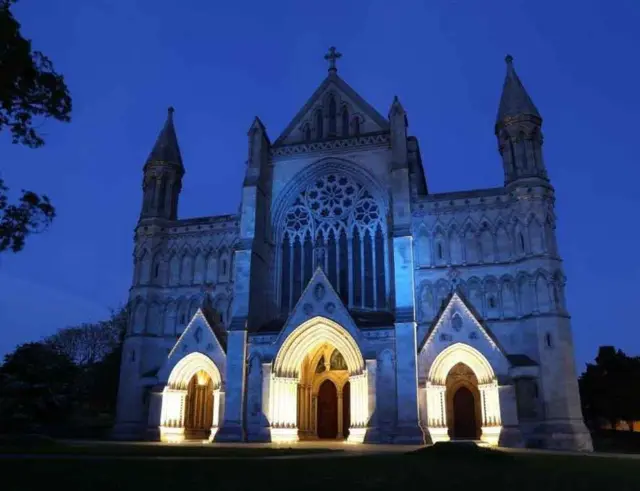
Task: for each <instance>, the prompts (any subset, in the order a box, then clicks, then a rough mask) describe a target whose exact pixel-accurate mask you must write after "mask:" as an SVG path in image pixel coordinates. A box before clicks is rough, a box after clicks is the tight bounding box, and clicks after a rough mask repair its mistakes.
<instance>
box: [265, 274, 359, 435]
mask: <svg viewBox="0 0 640 491" xmlns="http://www.w3.org/2000/svg"><path fill="white" fill-rule="evenodd" d="M320 286H323V285H322V284H318V285H316V289H318V287H320ZM272 374H273V376H272V377H271V379H270V384H269V393H270V397H269V405H270V407H269V420H270V423H271V438H272V441H281V442H282V441H296V440H299V439H314V438H319V437H325V438H327V437H329V435H332V436H331V438H338V439H341V438H345V437H346V436H345V435H346V434H348V435H349V441H350V442H362V441H363V440H364V435H365V431H366V425H367V423H368V420H369V411H368V409H369V403H368V401H369V399H368V398H369V387H368V377H367V371H366V368H365V364H364V359H363V357H362V354H361V352H360V349H359V347H358V344H357V343H356V341H355V339H354V338H353V336H352V335H351V334H350V333H349V331H348V330H346V329H345V328H343V327H342V326H340V325H339V324H337V323H336V322H335V321H332V320H331V319H327V318H325V317H320V316H318V317H314V318H313V319H310V320H308V321H306V322H305V323H303V324H301V325H300V326H298V327H297V328H296V329H294V330H293V331H292V332H291V333H289V335H288V336H287V337H286V339H285V340H284V342H283V343H282V346H281V347H280V349H279V351H278V354H277V355H276V358H275V360H274V362H273V369H272ZM326 381H330V383H331V384H332V385H333V387H334V389H335V391H336V399H337V401H336V405H337V411H336V414H335V418H333V416H332V418H333V420H335V421H336V424H337V431H335V430H333V429H331V431H329V429H328V427H323V429H321V430H320V432H318V429H319V425H325V423H324V420H323V417H324V416H323V414H322V411H329V409H328V408H326V407H324V406H323V407H322V408H320V403H322V404H324V403H325V400H326V401H328V400H329V399H328V398H329V397H332V396H329V394H328V391H329V389H328V388H323V394H320V389H321V387H328V385H323V384H325V382H326ZM347 383H349V384H348V386H347V387H348V388H347V390H346V392H345V390H344V388H345V385H346V384H347ZM325 391H326V393H325ZM345 394H346V395H345ZM331 400H332V399H331ZM332 404H333V403H332ZM319 410H320V412H319Z"/></svg>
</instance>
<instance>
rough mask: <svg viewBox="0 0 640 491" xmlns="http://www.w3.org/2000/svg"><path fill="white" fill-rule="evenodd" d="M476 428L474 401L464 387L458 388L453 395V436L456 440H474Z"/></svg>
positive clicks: (476, 432)
mask: <svg viewBox="0 0 640 491" xmlns="http://www.w3.org/2000/svg"><path fill="white" fill-rule="evenodd" d="M477 434H478V430H477V428H476V415H475V401H474V400H473V394H472V393H471V391H470V390H469V389H467V388H466V387H460V388H459V389H458V390H457V391H456V393H455V394H454V395H453V435H452V437H453V438H455V439H458V440H475V439H476V437H477Z"/></svg>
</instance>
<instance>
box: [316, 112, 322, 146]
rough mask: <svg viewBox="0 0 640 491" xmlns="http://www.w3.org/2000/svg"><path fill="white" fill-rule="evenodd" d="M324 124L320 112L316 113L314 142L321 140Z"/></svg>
mask: <svg viewBox="0 0 640 491" xmlns="http://www.w3.org/2000/svg"><path fill="white" fill-rule="evenodd" d="M323 124H324V121H323V118H322V111H321V110H318V111H316V140H322V125H323Z"/></svg>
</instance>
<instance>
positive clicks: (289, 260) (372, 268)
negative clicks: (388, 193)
mask: <svg viewBox="0 0 640 491" xmlns="http://www.w3.org/2000/svg"><path fill="white" fill-rule="evenodd" d="M384 216H385V215H384V211H383V210H382V209H381V208H380V205H379V204H378V202H377V201H376V200H375V199H374V198H373V196H372V195H371V194H370V193H369V192H368V191H367V190H366V189H365V188H364V187H363V186H362V185H361V184H359V183H358V182H356V181H355V180H353V179H351V178H349V177H347V176H344V175H340V174H338V173H331V174H327V175H325V176H323V177H319V178H317V179H315V180H314V181H313V182H312V183H311V184H310V185H308V186H307V187H306V189H305V190H304V191H303V192H302V193H300V195H298V197H297V198H296V199H295V201H294V202H293V204H292V205H291V206H290V207H289V209H288V210H287V212H286V213H285V215H284V222H283V223H282V224H281V229H280V246H279V251H278V253H279V264H280V267H279V268H278V274H279V285H280V288H279V295H280V308H281V312H282V313H283V314H286V313H288V312H290V311H291V309H292V308H293V306H294V305H295V304H296V302H297V301H298V299H299V298H300V295H301V294H302V291H303V289H304V288H305V287H306V285H307V283H308V282H309V280H310V279H311V276H312V275H313V272H314V271H315V269H316V268H317V267H320V268H322V269H323V270H324V272H325V274H326V275H327V277H328V278H329V281H330V282H331V284H332V285H333V287H334V288H335V290H336V292H338V294H339V295H340V297H341V298H342V301H343V302H344V303H345V305H347V306H348V307H350V308H358V309H378V310H384V309H385V308H386V307H387V290H388V288H387V277H388V273H387V259H386V258H387V257H388V241H387V230H386V226H385V220H384Z"/></svg>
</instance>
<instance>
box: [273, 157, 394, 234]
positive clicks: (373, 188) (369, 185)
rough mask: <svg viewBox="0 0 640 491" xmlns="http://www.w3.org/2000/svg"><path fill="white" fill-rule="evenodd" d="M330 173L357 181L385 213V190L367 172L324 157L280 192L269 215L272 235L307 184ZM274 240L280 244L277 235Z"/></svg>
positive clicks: (386, 208) (336, 159) (345, 162)
mask: <svg viewBox="0 0 640 491" xmlns="http://www.w3.org/2000/svg"><path fill="white" fill-rule="evenodd" d="M331 172H336V173H340V174H344V175H346V176H347V177H349V178H351V179H353V180H355V181H358V182H359V183H360V184H362V185H363V186H364V187H365V188H366V189H367V191H368V192H369V193H370V194H371V196H372V197H373V199H374V200H375V201H376V202H377V203H378V204H379V206H380V208H381V209H383V210H385V213H386V210H388V209H389V196H388V192H387V190H386V189H385V188H384V187H383V186H382V185H381V184H380V182H379V181H378V180H377V179H376V178H375V177H374V176H373V175H372V174H371V173H370V172H369V171H367V170H366V169H364V168H362V166H358V165H354V162H352V161H351V160H347V159H342V158H338V157H325V158H322V159H319V160H318V161H316V162H314V163H313V164H311V165H309V166H307V167H305V168H304V169H303V170H301V171H300V172H298V173H297V174H296V175H294V176H293V177H292V178H291V179H290V180H289V182H288V184H287V185H286V186H285V187H284V188H283V189H282V190H281V191H280V193H279V194H278V197H277V198H276V200H275V202H274V206H273V213H272V215H271V217H272V222H271V223H272V227H273V228H272V229H273V231H274V233H276V234H279V233H280V230H281V227H280V226H279V224H281V223H282V222H283V220H284V216H285V213H286V212H287V210H288V209H289V207H290V206H291V205H293V203H294V201H295V199H296V198H297V197H298V196H299V195H300V193H301V192H302V191H304V190H305V189H306V187H307V186H308V185H309V183H310V182H312V180H313V179H315V178H316V177H319V176H323V175H325V174H328V173H331ZM274 238H275V239H276V241H278V242H280V239H281V237H280V236H279V235H277V236H276V237H274Z"/></svg>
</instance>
